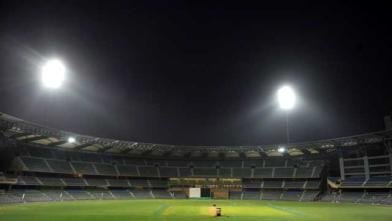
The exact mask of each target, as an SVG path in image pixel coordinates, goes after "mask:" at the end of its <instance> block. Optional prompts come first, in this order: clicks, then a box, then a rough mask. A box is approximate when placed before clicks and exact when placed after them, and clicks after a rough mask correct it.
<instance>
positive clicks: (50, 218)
mask: <svg viewBox="0 0 392 221" xmlns="http://www.w3.org/2000/svg"><path fill="white" fill-rule="evenodd" d="M212 204H217V206H218V207H221V208H222V215H223V216H222V217H213V216H211V214H210V212H209V209H210V207H211V205H212ZM213 219H218V220H222V221H227V220H231V221H253V220H257V221H284V220H301V221H310V220H312V221H313V220H318V221H324V220H325V221H327V220H328V221H331V220H333V221H391V220H392V207H390V206H372V205H357V204H333V203H321V202H304V203H300V202H281V201H279V202H275V201H237V200H115V201H109V200H103V201H76V202H52V203H31V204H18V205H1V206H0V221H26V220H28V221H93V220H94V221H125V220H127V221H150V220H151V221H160V220H165V221H204V220H210V221H211V220H213Z"/></svg>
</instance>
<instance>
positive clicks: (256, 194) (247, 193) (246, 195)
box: [242, 190, 260, 200]
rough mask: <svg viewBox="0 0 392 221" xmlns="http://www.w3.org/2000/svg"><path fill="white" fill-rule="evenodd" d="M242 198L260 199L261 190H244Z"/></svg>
mask: <svg viewBox="0 0 392 221" xmlns="http://www.w3.org/2000/svg"><path fill="white" fill-rule="evenodd" d="M242 199H243V200H259V199H260V191H249V190H246V191H244V192H243V196H242Z"/></svg>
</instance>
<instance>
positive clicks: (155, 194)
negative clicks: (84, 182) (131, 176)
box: [0, 189, 185, 203]
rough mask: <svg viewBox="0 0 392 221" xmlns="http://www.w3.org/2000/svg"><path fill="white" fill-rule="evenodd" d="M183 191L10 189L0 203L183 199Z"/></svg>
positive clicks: (2, 194) (2, 195)
mask: <svg viewBox="0 0 392 221" xmlns="http://www.w3.org/2000/svg"><path fill="white" fill-rule="evenodd" d="M184 198H185V194H184V193H177V192H169V191H167V190H163V189H162V190H161V189H154V190H135V189H132V190H130V189H119V190H81V189H71V190H33V189H32V190H10V191H4V192H0V203H21V202H46V201H70V200H104V199H112V200H113V199H184Z"/></svg>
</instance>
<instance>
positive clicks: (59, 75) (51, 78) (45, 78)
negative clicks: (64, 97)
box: [41, 59, 66, 89]
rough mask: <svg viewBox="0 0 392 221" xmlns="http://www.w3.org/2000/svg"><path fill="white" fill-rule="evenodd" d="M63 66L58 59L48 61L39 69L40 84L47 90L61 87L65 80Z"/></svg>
mask: <svg viewBox="0 0 392 221" xmlns="http://www.w3.org/2000/svg"><path fill="white" fill-rule="evenodd" d="M65 72H66V69H65V66H64V64H63V62H61V61H60V60H58V59H51V60H48V61H47V62H46V63H45V64H44V65H43V66H42V68H41V80H42V84H43V85H44V86H45V87H47V88H52V89H56V88H59V87H61V85H62V83H63V81H64V78H65Z"/></svg>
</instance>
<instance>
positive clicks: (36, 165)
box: [21, 157, 51, 172]
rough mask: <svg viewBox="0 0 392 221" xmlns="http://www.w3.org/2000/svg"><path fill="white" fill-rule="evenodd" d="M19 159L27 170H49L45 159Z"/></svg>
mask: <svg viewBox="0 0 392 221" xmlns="http://www.w3.org/2000/svg"><path fill="white" fill-rule="evenodd" d="M21 160H22V161H23V163H24V164H25V165H26V167H27V168H28V169H29V171H37V172H51V171H50V169H49V168H48V166H47V165H46V163H45V161H44V160H43V159H40V158H31V157H21Z"/></svg>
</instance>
